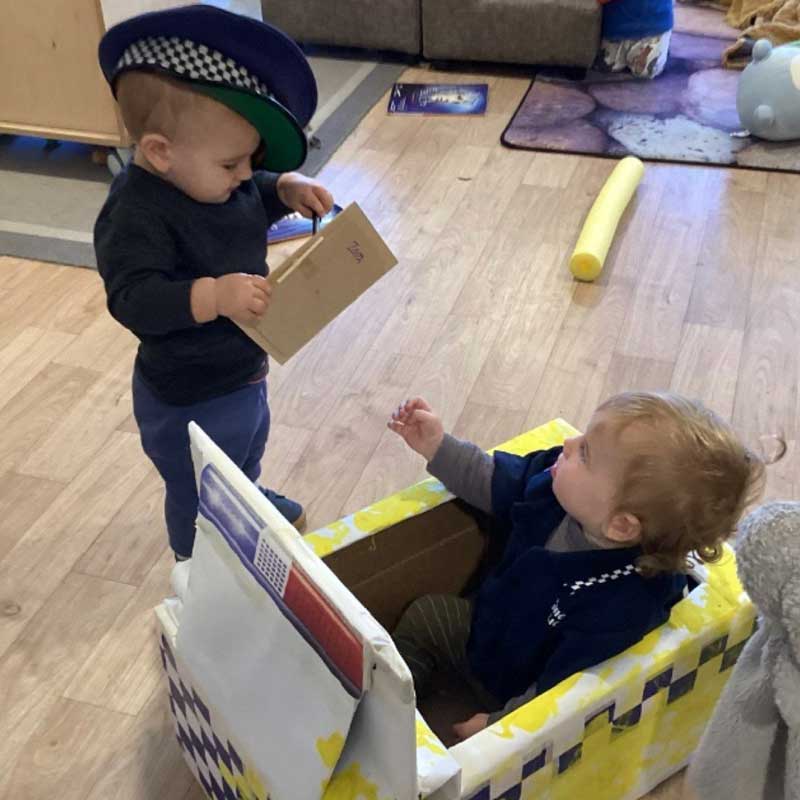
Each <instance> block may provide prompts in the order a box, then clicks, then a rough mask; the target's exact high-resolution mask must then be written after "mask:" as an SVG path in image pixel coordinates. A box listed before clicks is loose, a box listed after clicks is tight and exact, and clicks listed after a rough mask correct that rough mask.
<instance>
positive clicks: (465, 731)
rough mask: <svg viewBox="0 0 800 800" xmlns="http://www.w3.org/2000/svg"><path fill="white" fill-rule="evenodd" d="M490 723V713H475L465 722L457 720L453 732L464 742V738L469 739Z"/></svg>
mask: <svg viewBox="0 0 800 800" xmlns="http://www.w3.org/2000/svg"><path fill="white" fill-rule="evenodd" d="M488 724H489V715H488V714H475V716H474V717H470V718H469V719H468V720H466V721H465V722H457V723H456V724H455V725H453V732H454V733H455V735H456V736H458V738H459V739H460V740H461V741H462V742H463V741H464V739H469V737H470V736H474V735H475V734H476V733H478V732H479V731H482V730H483V729H484V728H485V727H486V726H487V725H488Z"/></svg>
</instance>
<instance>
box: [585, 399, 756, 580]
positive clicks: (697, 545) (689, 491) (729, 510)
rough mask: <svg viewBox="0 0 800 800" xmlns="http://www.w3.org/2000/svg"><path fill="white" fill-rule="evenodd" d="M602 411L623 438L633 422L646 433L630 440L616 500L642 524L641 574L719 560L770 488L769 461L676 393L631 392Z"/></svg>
mask: <svg viewBox="0 0 800 800" xmlns="http://www.w3.org/2000/svg"><path fill="white" fill-rule="evenodd" d="M598 411H606V412H609V417H610V422H611V426H612V428H613V429H616V430H615V433H616V434H617V436H619V435H621V434H622V432H623V431H624V430H625V429H626V428H628V427H630V426H631V425H636V426H637V427H639V430H640V431H644V435H640V436H636V437H630V438H631V444H630V447H629V448H628V447H626V454H625V457H624V458H623V467H622V474H621V476H619V488H618V490H617V493H616V497H615V498H614V503H613V505H614V508H615V512H614V513H620V512H624V513H629V514H633V515H634V516H635V517H636V518H637V519H638V520H639V522H640V524H641V528H642V534H641V548H642V551H643V552H642V555H641V556H640V557H639V560H638V562H637V566H638V567H639V569H640V571H641V572H642V574H645V575H655V574H657V573H659V572H676V571H677V572H679V571H684V570H686V569H687V568H688V558H689V556H690V555H691V554H694V555H695V556H696V557H697V558H699V559H700V560H702V561H707V562H711V561H715V560H717V559H719V557H720V556H721V554H722V544H723V542H724V541H725V540H726V539H728V538H729V537H730V536H731V535H732V534H733V533H734V531H735V530H736V525H737V523H738V522H739V519H740V518H741V516H742V514H743V513H744V510H745V509H746V508H747V506H749V505H750V504H751V503H753V502H755V501H756V500H758V498H759V497H760V496H761V494H762V492H763V490H764V482H765V465H764V461H763V459H762V458H760V457H759V456H757V455H756V454H755V453H753V452H752V451H751V450H749V449H748V448H747V447H745V445H744V444H743V443H742V441H741V440H740V439H739V437H738V436H737V435H736V433H735V432H734V430H733V428H732V427H731V426H730V425H729V424H728V423H727V422H725V421H724V420H723V419H722V418H721V417H719V416H718V415H717V414H715V413H714V412H713V411H710V410H709V409H707V408H705V407H704V406H703V405H702V404H701V403H699V402H695V401H693V400H688V399H686V398H683V397H680V396H679V395H676V394H672V393H669V392H625V393H622V394H618V395H615V396H614V397H611V398H609V399H608V400H606V401H605V402H604V403H603V404H602V405H601V406H600V407H599V409H598ZM648 433H649V434H651V435H648Z"/></svg>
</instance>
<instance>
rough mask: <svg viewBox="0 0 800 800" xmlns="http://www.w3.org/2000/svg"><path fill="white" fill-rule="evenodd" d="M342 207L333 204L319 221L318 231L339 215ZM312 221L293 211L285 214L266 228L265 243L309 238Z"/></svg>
mask: <svg viewBox="0 0 800 800" xmlns="http://www.w3.org/2000/svg"><path fill="white" fill-rule="evenodd" d="M341 210H342V207H341V206H337V205H335V204H334V206H333V208H332V209H331V210H330V211H329V212H328V213H327V214H326V215H325V216H324V217H322V219H321V220H320V221H319V230H322V229H323V228H324V227H325V226H326V225H327V224H328V223H329V222H330V221H331V220H332V219H333V218H334V217H336V216H338V215H339V214H340V213H341ZM311 233H312V221H311V220H310V219H308V218H307V217H304V216H302V215H301V214H300V212H299V211H295V212H294V214H287V215H286V216H285V217H283V218H282V219H279V220H278V221H277V222H275V223H274V224H272V225H270V226H269V228H267V241H268V242H269V243H270V244H277V243H278V242H288V241H289V240H290V239H300V238H302V237H303V236H311Z"/></svg>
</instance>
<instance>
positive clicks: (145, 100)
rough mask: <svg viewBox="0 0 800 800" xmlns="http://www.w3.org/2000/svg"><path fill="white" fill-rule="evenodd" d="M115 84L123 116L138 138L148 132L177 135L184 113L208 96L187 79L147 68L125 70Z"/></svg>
mask: <svg viewBox="0 0 800 800" xmlns="http://www.w3.org/2000/svg"><path fill="white" fill-rule="evenodd" d="M114 88H115V94H116V98H117V103H118V104H119V108H120V112H121V113H122V120H123V122H124V123H125V127H126V128H127V129H128V132H129V133H130V135H131V136H132V137H133V140H134V141H135V142H138V141H140V140H141V138H142V137H143V136H144V135H145V134H146V133H160V134H162V135H163V136H167V137H169V138H175V137H176V136H177V134H178V128H179V125H180V121H181V119H182V117H183V116H184V115H185V114H186V112H187V111H189V110H191V109H193V108H196V107H197V106H198V105H199V104H200V103H202V102H203V101H204V100H205V99H206V98H205V96H204V95H201V94H199V93H198V92H195V91H193V90H192V89H191V88H190V87H189V86H188V85H187V84H186V83H185V82H183V81H178V80H175V79H173V78H170V77H168V76H166V75H161V74H159V73H156V72H149V71H146V70H128V71H127V72H123V73H122V74H121V75H120V76H119V78H117V80H116V83H115V87H114Z"/></svg>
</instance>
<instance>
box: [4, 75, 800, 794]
mask: <svg viewBox="0 0 800 800" xmlns="http://www.w3.org/2000/svg"><path fill="white" fill-rule="evenodd" d="M420 77H423V76H422V75H420V74H418V72H417V71H415V70H411V72H410V74H409V75H408V76H407V79H410V80H413V79H414V78H420ZM424 77H425V78H426V79H428V78H431V74H430V73H426V74H425V76H424ZM459 77H460V76H453V75H452V74H449V75H448V76H447V79H448V80H455V79H458V78H459ZM463 77H468V76H463ZM469 77H474V76H469ZM490 81H491V103H490V109H489V113H488V114H487V115H486V116H485V117H482V118H475V119H447V118H443V119H435V118H419V117H401V116H397V117H388V116H386V114H385V113H384V110H383V109H384V104H383V103H379V104H378V106H377V107H376V109H375V110H374V111H373V112H371V113H370V114H369V115H368V116H367V117H366V119H365V120H364V121H363V123H362V124H361V125H360V127H359V128H358V129H357V130H356V132H355V133H354V134H353V135H352V136H351V137H350V139H348V140H347V142H346V143H345V144H344V146H343V147H342V149H341V150H340V151H339V152H338V153H337V155H336V156H335V158H334V159H333V161H332V162H331V163H330V164H329V165H328V166H327V167H326V168H325V170H324V172H323V173H322V176H321V177H322V179H323V181H324V182H325V183H327V184H328V185H329V186H330V187H331V188H332V189H333V191H334V194H335V196H336V199H337V201H338V202H339V203H340V204H344V203H347V202H349V201H351V200H357V201H358V202H359V203H360V204H361V205H362V206H363V208H364V209H365V210H366V212H367V213H368V215H369V216H370V217H371V219H372V220H373V222H374V223H375V225H376V227H377V228H378V229H379V230H380V231H381V232H382V233H383V234H384V236H385V237H386V238H387V239H388V241H389V243H390V244H391V246H392V248H393V249H394V250H395V252H396V253H397V255H398V256H399V258H400V265H399V266H398V267H397V268H396V269H394V270H393V271H392V272H391V273H390V274H389V275H388V276H387V277H386V278H385V279H384V280H383V281H381V282H380V283H379V284H378V285H376V286H375V287H374V288H373V289H372V290H371V291H370V292H369V293H368V294H367V295H366V296H364V297H363V298H361V299H360V300H359V302H357V303H356V304H355V306H353V307H352V308H351V309H350V310H349V311H348V312H347V313H345V314H344V315H342V316H341V317H340V318H339V319H338V320H337V321H336V322H335V323H334V324H332V325H331V326H330V327H329V328H328V329H327V330H326V331H325V332H324V333H323V334H321V335H320V336H319V337H318V338H317V340H316V341H314V342H313V344H312V345H310V346H309V347H308V348H306V350H304V351H303V352H302V353H301V354H300V355H298V356H297V357H296V358H295V359H294V360H293V361H291V362H290V363H289V364H288V365H287V366H286V367H285V368H278V367H275V368H274V369H273V372H272V377H271V404H272V413H273V420H274V426H273V430H272V439H271V443H270V446H269V448H268V454H267V457H266V459H265V463H264V468H265V474H266V476H267V482H268V483H269V484H270V485H271V486H273V487H275V488H277V489H280V490H282V491H283V492H284V493H286V494H290V495H292V496H294V497H297V498H298V499H300V500H302V501H303V502H304V503H305V504H306V505H307V507H308V512H309V517H310V523H311V524H312V526H317V525H321V524H323V523H327V522H330V521H332V520H334V519H336V518H337V517H339V516H341V515H342V514H345V513H348V512H351V511H353V510H355V509H358V508H359V507H361V506H364V505H365V504H367V503H370V502H371V501H373V500H376V499H378V498H380V497H382V496H384V495H386V494H388V493H390V492H392V491H394V490H397V489H400V488H402V487H404V486H406V485H408V484H410V483H412V482H413V481H416V480H417V479H419V478H421V477H422V475H423V465H422V463H421V459H419V458H418V457H415V456H414V455H413V454H412V453H411V452H410V451H408V450H406V449H404V447H403V446H402V445H401V443H400V442H399V440H398V439H396V438H394V437H393V436H392V435H391V434H390V433H389V432H388V431H387V430H386V428H385V422H386V419H387V417H388V414H389V412H390V410H391V409H392V408H393V407H394V406H395V405H396V404H397V403H398V402H399V401H400V400H402V399H404V398H406V397H408V396H409V395H413V394H422V395H424V396H425V397H427V398H428V399H429V401H430V402H431V403H432V404H433V406H434V407H435V408H436V409H438V410H439V411H441V413H442V415H443V417H444V420H445V422H446V425H447V427H448V428H450V429H451V430H453V431H454V432H455V433H456V434H458V435H461V436H464V437H469V438H471V439H473V440H474V441H476V442H477V443H479V444H480V445H482V446H487V447H488V446H490V445H493V444H495V443H498V442H500V441H503V440H504V439H506V438H508V437H511V436H513V435H514V434H516V433H519V432H521V431H522V430H525V429H527V428H530V427H532V426H535V425H536V424H538V423H541V422H543V421H545V420H547V419H550V418H552V417H555V416H562V417H564V418H566V419H567V420H569V421H571V422H572V423H574V424H576V425H578V426H582V425H584V424H585V423H586V421H587V420H588V418H589V416H590V414H591V412H592V409H593V408H594V406H595V405H596V404H597V403H598V401H600V400H601V399H602V398H604V397H606V396H607V395H609V394H611V393H612V392H616V391H618V390H622V389H627V388H667V387H671V388H672V389H675V390H677V391H680V392H684V393H688V394H691V395H693V396H698V397H700V398H702V399H703V400H704V401H706V402H707V403H708V404H709V405H711V406H712V407H713V408H715V409H716V410H717V411H719V412H720V413H722V414H723V415H725V416H726V417H729V418H732V420H733V422H734V423H735V424H736V426H737V427H738V428H739V430H740V431H741V432H742V433H743V434H744V435H745V436H746V437H747V439H748V441H750V442H751V443H754V444H757V441H758V437H759V436H761V435H763V434H771V433H780V434H782V435H783V436H785V437H786V439H787V440H788V442H789V454H788V456H787V458H785V459H784V460H783V461H782V462H781V463H780V464H778V465H777V466H775V467H773V468H771V470H770V485H769V493H770V495H771V496H774V497H783V498H797V497H798V495H800V482H799V481H798V479H797V477H796V476H797V471H798V470H797V455H796V452H797V451H796V448H795V441H796V438H797V430H798V419H799V418H800V417H799V413H798V395H797V388H798V341H800V338H799V337H798V325H800V278H799V276H798V264H797V254H798V250H799V249H800V234H798V227H797V221H796V218H797V214H796V198H797V197H798V196H800V179H798V177H796V176H794V175H790V176H787V175H781V174H776V173H771V174H767V173H760V172H748V171H741V170H738V171H732V170H726V169H715V168H699V167H692V166H685V167H682V166H668V165H655V164H648V165H647V169H646V174H645V179H644V182H643V184H642V186H641V187H640V189H639V192H638V196H637V198H636V201H635V203H634V205H633V207H632V209H631V211H630V212H629V214H628V216H627V217H626V221H625V222H624V224H623V226H622V228H621V230H620V232H619V235H618V238H617V242H616V244H615V247H614V249H613V251H612V253H611V255H610V258H609V261H608V264H607V266H606V269H605V271H604V273H603V274H602V276H601V278H600V279H599V280H598V281H597V282H596V283H594V284H585V285H578V284H576V283H574V282H573V281H572V280H571V277H570V274H569V270H568V268H567V259H568V255H569V253H570V251H571V248H572V246H573V245H574V242H575V239H576V235H577V233H578V230H579V228H580V225H581V222H582V220H583V218H584V216H585V214H586V212H587V210H588V208H589V206H590V204H591V202H592V201H593V199H594V198H595V196H596V195H597V192H598V190H599V188H600V187H601V185H602V183H603V181H604V180H605V178H606V177H607V176H608V174H609V172H610V170H611V168H612V166H613V164H612V163H611V162H609V161H606V160H600V159H592V158H578V157H572V156H559V155H549V154H534V153H531V152H524V151H516V150H508V149H505V148H503V147H502V146H500V144H499V143H498V142H499V137H500V134H501V132H502V130H503V128H504V126H505V125H506V123H507V122H508V120H509V118H510V116H511V114H512V113H513V111H514V109H515V108H516V106H517V104H518V102H519V100H520V99H521V97H522V95H523V93H524V91H525V89H526V86H527V82H526V81H525V80H522V79H512V78H491V79H490ZM285 253H286V249H284V251H283V253H282V254H283V255H285ZM279 255H281V253H280V251H277V252H276V251H273V253H272V262H273V264H276V263H278V261H279ZM133 354H134V340H133V337H132V336H131V335H130V334H128V333H127V332H125V331H124V330H122V329H121V328H120V327H119V326H118V325H117V324H116V323H114V322H113V321H112V320H111V319H110V318H109V317H108V315H107V313H106V311H105V307H104V297H103V291H102V287H101V284H100V280H99V278H98V276H97V274H96V273H95V272H93V271H89V270H81V269H75V268H67V267H58V266H52V265H47V264H41V263H31V262H24V261H19V260H16V259H12V258H0V476H2V477H0V764H2V765H4V768H3V769H0V797H2V798H14V800H27V799H28V798H31V800H34V799H35V800H40V799H41V798H45V797H58V798H59V800H79V799H80V800H100V799H101V798H102V799H103V800H106V798H109V797H113V798H114V800H153V799H154V798H159V800H160V799H161V798H163V799H164V800H173V799H174V800H180V799H183V798H186V799H187V800H189V799H190V798H191V799H196V798H199V797H200V796H201V794H200V790H199V788H198V787H197V786H195V785H194V784H193V782H192V779H191V778H190V774H189V772H188V771H187V769H186V768H185V767H184V765H183V763H182V761H181V758H180V755H179V752H178V747H177V744H176V743H175V740H174V737H173V734H172V728H171V722H170V720H169V718H168V710H167V704H166V702H165V693H164V688H163V686H162V683H161V680H162V679H161V674H160V665H159V663H158V658H157V647H156V637H155V622H154V618H153V614H152V608H153V606H154V605H156V604H157V603H158V602H159V601H160V600H161V599H162V598H163V597H164V596H165V594H166V593H168V592H169V588H168V577H169V571H170V567H171V566H172V561H171V557H170V554H169V553H168V552H167V550H166V538H165V531H164V525H163V521H162V516H161V514H162V509H161V503H162V488H161V486H160V484H159V480H158V479H157V477H156V476H155V474H154V471H153V469H152V468H151V467H150V465H149V463H148V461H147V460H146V459H145V457H144V455H143V454H142V452H141V449H140V446H139V439H138V436H137V434H136V428H135V425H134V423H133V421H132V419H131V397H130V388H129V380H130V369H131V363H132V359H133ZM11 765H13V766H11ZM679 784H680V778H678V779H677V780H675V781H673V782H672V783H671V786H669V787H667V788H664V789H661V790H658V793H657V794H656V795H653V796H658V797H660V798H662V800H663V799H664V798H668V797H669V798H677V797H678V796H679V795H680V785H679Z"/></svg>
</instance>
